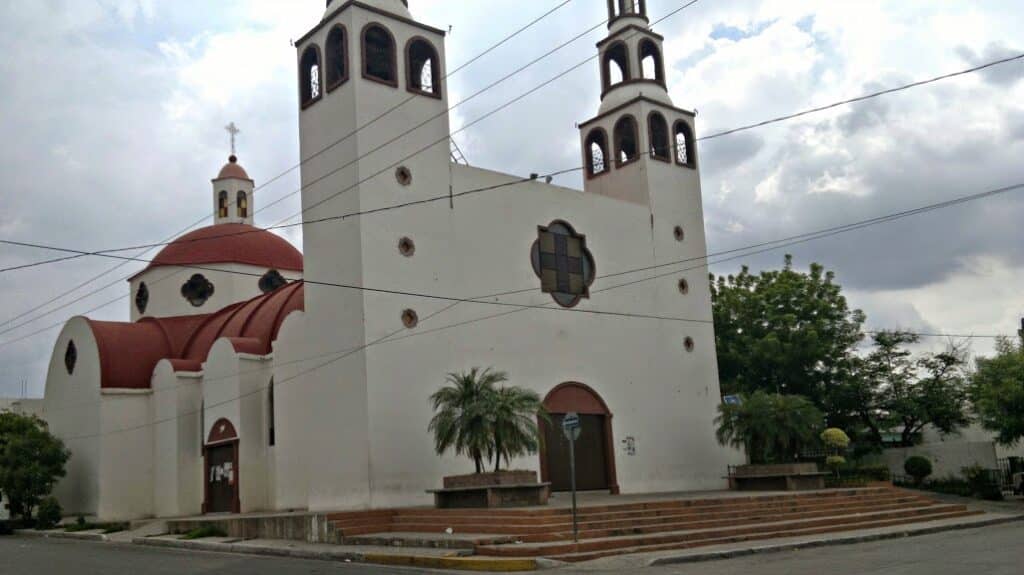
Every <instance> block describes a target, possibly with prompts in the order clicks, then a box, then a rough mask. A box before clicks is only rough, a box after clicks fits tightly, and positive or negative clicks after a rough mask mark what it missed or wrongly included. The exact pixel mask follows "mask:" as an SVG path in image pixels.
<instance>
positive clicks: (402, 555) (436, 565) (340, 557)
mask: <svg viewBox="0 0 1024 575" xmlns="http://www.w3.org/2000/svg"><path fill="white" fill-rule="evenodd" d="M132 543H135V544H137V545H150V546H155V547H171V548H178V549H195V550H199V551H216V552H221V553H242V554H249V555H265V556H273V557H293V558H300V559H319V560H323V561H343V562H346V563H373V564H377V565H393V566H405V567H423V568H430V569H454V570H460V571H479V572H512V571H535V570H537V569H538V562H537V561H534V560H533V559H496V558H491V557H470V556H468V554H470V553H472V551H471V550H468V549H466V550H460V549H429V548H402V547H383V546H371V545H326V544H318V543H303V542H300V541H285V540H275V539H250V540H248V541H244V540H240V539H233V538H227V537H208V538H204V539H196V540H192V541H187V540H184V539H181V538H180V536H178V535H160V536H156V537H137V538H135V539H133V540H132Z"/></svg>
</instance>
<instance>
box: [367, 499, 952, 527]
mask: <svg viewBox="0 0 1024 575" xmlns="http://www.w3.org/2000/svg"><path fill="white" fill-rule="evenodd" d="M935 504H936V502H935V501H898V500H894V501H889V502H878V503H874V504H869V503H864V504H858V505H848V506H841V507H840V506H834V507H833V506H827V507H826V506H820V507H811V508H803V509H762V510H752V511H746V510H740V511H728V512H726V511H722V512H715V513H709V514H707V515H700V514H693V513H687V514H680V515H657V516H654V517H643V516H640V517H629V518H622V519H600V520H586V519H584V520H581V521H579V523H578V524H579V528H580V531H581V532H582V531H591V530H601V531H603V530H607V529H620V528H628V527H630V526H641V527H654V526H658V525H671V524H679V523H695V522H710V521H729V520H744V519H751V518H757V519H760V518H761V517H764V516H770V515H776V516H791V515H806V514H837V515H838V514H842V513H856V512H859V511H870V510H872V509H887V510H895V509H914V508H918V507H927V506H931V505H935ZM380 525H384V524H380ZM389 526H390V528H391V529H392V531H395V532H412V533H442V532H444V530H445V529H446V528H448V527H451V528H459V530H461V531H462V532H468V533H494V534H501V535H506V534H508V535H543V534H547V533H560V532H564V531H566V530H571V529H572V518H571V517H568V518H563V520H561V521H559V522H557V523H543V524H540V525H519V524H515V525H499V524H496V523H460V522H437V523H413V522H394V523H391V524H390V525H389Z"/></svg>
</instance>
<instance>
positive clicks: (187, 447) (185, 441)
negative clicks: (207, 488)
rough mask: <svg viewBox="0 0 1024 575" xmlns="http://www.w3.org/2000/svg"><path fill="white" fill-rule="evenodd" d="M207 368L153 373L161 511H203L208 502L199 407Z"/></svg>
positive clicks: (156, 493)
mask: <svg viewBox="0 0 1024 575" xmlns="http://www.w3.org/2000/svg"><path fill="white" fill-rule="evenodd" d="M201 402H202V374H199V373H175V372H174V369H173V368H172V367H171V364H170V362H168V361H166V360H165V361H161V362H160V363H159V364H157V367H156V369H155V370H154V374H153V418H154V419H153V468H154V471H153V510H154V514H155V515H156V516H157V517H181V516H188V515H198V514H199V513H201V512H202V503H203V484H202V478H203V468H202V452H201V449H202V448H201V445H202V437H201V435H200V434H201V430H200V424H199V420H200V413H199V410H200V409H201Z"/></svg>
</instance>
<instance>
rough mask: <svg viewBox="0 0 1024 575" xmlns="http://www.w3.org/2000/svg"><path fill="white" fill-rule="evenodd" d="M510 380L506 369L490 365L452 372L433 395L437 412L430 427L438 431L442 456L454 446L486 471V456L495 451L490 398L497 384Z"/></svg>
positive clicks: (478, 469)
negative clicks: (503, 370)
mask: <svg viewBox="0 0 1024 575" xmlns="http://www.w3.org/2000/svg"><path fill="white" fill-rule="evenodd" d="M507 380H508V377H507V376H506V374H505V373H504V372H501V371H491V369H490V368H487V369H484V370H482V371H481V370H480V369H479V368H476V367H474V368H472V369H471V370H469V372H468V373H467V372H462V373H449V374H448V376H447V377H446V378H445V381H446V382H447V383H448V385H446V386H445V387H442V388H441V389H439V390H438V391H436V392H435V393H434V394H433V395H431V396H430V402H431V403H432V404H433V406H434V411H435V414H434V417H433V418H432V419H431V420H430V425H429V427H428V429H429V430H430V431H431V432H433V433H434V448H435V449H436V450H437V454H438V455H443V454H444V453H445V452H446V451H448V450H449V449H453V448H454V449H455V453H456V454H457V455H468V456H469V457H471V458H472V459H473V463H474V464H476V472H477V473H482V472H483V470H484V467H483V460H484V456H485V455H486V456H487V457H491V456H492V455H493V454H494V440H493V433H492V431H491V427H492V421H491V420H492V418H490V417H488V412H487V409H488V403H489V399H490V397H491V396H493V395H494V393H495V389H494V386H495V384H498V383H501V382H503V381H507Z"/></svg>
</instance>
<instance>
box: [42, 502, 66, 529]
mask: <svg viewBox="0 0 1024 575" xmlns="http://www.w3.org/2000/svg"><path fill="white" fill-rule="evenodd" d="M60 518H61V508H60V503H58V502H57V498H56V497H54V496H52V495H51V496H49V497H46V498H44V499H43V500H42V501H40V502H39V509H38V510H36V529H53V528H54V527H56V526H57V524H58V523H60Z"/></svg>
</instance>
